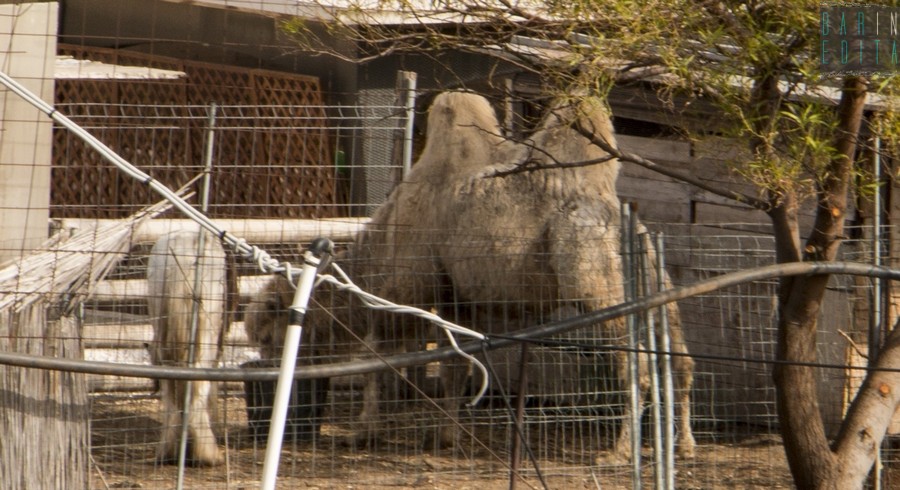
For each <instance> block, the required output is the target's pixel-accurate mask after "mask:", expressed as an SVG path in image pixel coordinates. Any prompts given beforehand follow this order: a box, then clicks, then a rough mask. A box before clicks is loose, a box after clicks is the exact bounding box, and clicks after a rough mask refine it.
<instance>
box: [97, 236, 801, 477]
mask: <svg viewBox="0 0 900 490" xmlns="http://www.w3.org/2000/svg"><path fill="white" fill-rule="evenodd" d="M651 227H653V226H652V225H651ZM666 228H667V230H666V231H667V233H666V244H667V247H666V248H667V250H666V254H667V257H668V258H669V260H670V261H671V263H670V270H671V271H676V273H677V274H680V277H678V278H676V283H678V282H680V281H682V280H684V281H686V282H693V281H694V280H695V279H696V278H698V277H709V276H711V275H715V274H721V273H725V272H730V271H732V270H738V269H741V268H745V267H746V266H748V265H750V264H753V265H761V264H767V263H771V261H772V256H771V254H770V252H768V250H771V248H770V247H769V245H771V243H770V241H769V239H768V238H767V237H760V236H738V235H734V234H726V235H712V234H708V235H705V236H702V237H698V236H697V234H696V233H695V232H694V231H693V230H691V228H690V227H675V226H671V225H670V226H666ZM679 228H680V229H679ZM715 243H720V244H721V245H722V247H721V248H720V249H718V250H716V249H714V248H713V249H712V250H710V251H709V253H707V251H706V248H708V247H709V248H711V247H712V245H711V244H715ZM284 247H285V248H283V249H277V248H273V251H274V253H281V252H283V253H285V254H286V255H295V254H297V253H298V251H297V248H296V246H295V245H292V244H286V245H284ZM140 253H141V252H136V254H140ZM691 254H699V255H700V256H702V257H703V258H702V260H701V262H700V263H699V264H697V263H696V261H694V266H691V265H690V264H689V263H688V264H684V263H682V264H679V263H678V260H677V258H678V257H689V256H690V255H691ZM754 255H755V256H756V257H755V258H754V257H753V256H754ZM136 267H137V268H140V266H136ZM597 272H598V273H599V271H597ZM117 280H123V279H111V280H110V282H113V281H117ZM238 283H239V284H240V287H248V288H251V287H257V288H258V287H259V286H258V283H255V282H254V281H253V278H252V276H249V277H243V278H241V279H240V280H239V281H238ZM774 287H775V285H774V284H773V283H772V282H763V283H753V284H748V285H744V286H740V287H737V288H732V289H730V290H724V291H720V292H717V293H714V294H709V295H703V296H698V297H695V298H691V299H689V300H686V301H683V302H681V304H680V307H681V315H682V319H683V321H684V329H685V332H686V335H687V338H688V340H689V344H690V349H691V352H692V353H696V354H697V366H698V367H697V369H696V371H695V379H696V381H695V388H694V390H693V397H694V403H693V408H694V417H695V418H694V428H695V435H696V436H697V437H698V441H699V448H698V456H697V457H696V458H694V459H681V458H679V459H677V460H676V461H677V463H676V467H677V469H678V477H677V479H676V481H677V482H678V486H679V488H681V487H682V485H683V486H684V487H688V488H709V487H715V486H717V485H718V484H720V482H721V478H722V475H723V474H727V475H729V478H733V481H734V482H738V483H739V484H748V485H769V486H774V487H777V486H779V485H788V482H789V481H790V479H789V476H788V472H787V470H786V467H785V463H784V461H783V455H782V451H783V450H782V449H781V447H780V444H779V443H778V437H777V435H776V434H777V430H776V427H777V424H776V421H775V411H774V391H773V388H771V383H770V382H769V381H768V377H769V376H770V372H771V370H770V366H769V365H768V364H765V363H761V362H760V361H764V360H771V359H772V358H773V354H774V350H773V349H774V324H773V322H774V314H773V310H772V305H773V304H772V296H773V294H774ZM247 294H248V293H245V292H243V291H241V292H240V293H239V296H240V297H241V300H240V302H239V304H238V307H237V310H236V312H235V313H234V315H235V316H234V317H233V318H234V321H233V322H232V323H231V327H230V332H229V333H228V334H227V335H226V336H225V338H226V341H225V345H226V346H227V347H226V348H225V349H224V350H223V357H222V362H223V363H224V365H228V366H236V365H247V363H248V362H249V363H250V364H249V365H253V366H257V365H259V364H256V363H258V362H263V363H264V361H265V359H260V356H259V354H258V351H257V350H255V349H254V348H253V347H251V346H248V345H247V340H246V338H247V337H246V333H245V332H242V331H241V330H242V326H243V320H244V319H245V318H246V317H245V316H244V314H245V313H246V310H247V308H248V301H249V300H248V298H247ZM338 294H342V293H337V292H332V291H328V290H327V289H326V288H323V289H320V290H319V291H318V294H317V295H316V296H315V301H316V303H317V304H318V305H322V306H325V307H326V309H330V311H332V312H334V311H335V310H334V309H333V308H328V307H329V306H332V307H333V305H335V304H342V305H346V301H345V300H340V299H336V298H333V297H332V295H338ZM135 302H136V303H140V302H141V300H140V299H138V300H136V301H135ZM125 304H127V303H126V302H122V303H119V304H117V303H115V302H112V303H110V302H109V301H107V302H106V304H105V305H101V304H100V302H97V303H94V304H89V305H86V306H87V308H86V309H85V312H86V318H85V332H88V331H91V330H92V329H95V328H98V327H99V325H92V324H91V320H89V318H91V317H92V315H98V313H97V312H99V311H102V310H106V315H110V314H113V313H112V312H113V311H115V310H118V309H120V308H121V307H122V305H125ZM501 306H503V305H502V304H501ZM445 307H450V308H453V310H452V311H453V312H454V313H453V314H452V315H450V316H451V317H452V319H454V320H455V321H457V322H458V323H460V324H463V325H469V326H472V327H475V328H477V329H479V330H482V331H491V330H492V328H493V330H494V331H500V332H502V331H503V330H504V329H506V328H509V327H508V324H515V325H521V324H522V323H521V322H522V321H523V320H522V317H523V313H522V312H521V311H515V307H514V306H513V305H511V304H506V305H505V308H502V307H501V308H500V309H499V310H494V311H493V312H492V314H491V315H487V314H486V313H485V311H483V310H481V311H479V310H478V309H474V308H471V307H469V305H466V304H456V303H453V304H449V305H443V306H442V307H441V308H445ZM137 308H138V310H136V311H132V312H131V313H129V315H130V316H129V317H130V318H134V320H135V322H136V323H134V324H132V325H119V326H117V327H116V328H117V329H118V330H117V331H115V330H114V331H113V332H115V333H107V335H108V338H106V339H97V338H92V340H91V342H94V343H95V344H93V345H97V346H99V345H104V344H105V345H115V344H119V345H118V347H119V348H118V349H115V350H117V351H122V352H124V351H129V350H130V351H131V352H132V353H131V354H129V355H125V357H124V358H125V359H128V360H129V361H131V362H134V360H137V359H143V360H144V362H148V361H149V357H148V356H147V354H146V348H145V347H144V346H143V345H140V343H139V342H133V341H132V342H131V343H129V342H126V341H125V339H126V338H128V337H130V336H131V335H133V332H135V331H136V330H137V329H138V328H139V327H138V325H143V326H142V327H140V328H143V329H144V331H145V332H146V331H147V329H148V325H147V319H146V317H144V316H143V315H142V313H143V312H141V311H140V310H139V309H140V308H141V306H140V305H138V306H137ZM550 310H552V308H551V309H550ZM335 314H336V316H337V317H341V316H344V315H342V314H341V313H340V312H336V313H335ZM100 316H103V315H98V316H94V317H93V318H99V317H100ZM123 318H124V317H123ZM553 319H554V318H553V317H552V316H551V314H550V313H548V314H547V315H546V316H541V315H536V316H534V317H531V318H529V319H528V320H527V321H528V323H535V324H538V323H543V322H546V321H550V320H553ZM138 322H139V323H138ZM492 322H497V323H498V324H503V325H502V326H501V327H499V328H497V327H492ZM104 328H105V329H106V330H104V331H106V332H110V330H108V328H109V327H108V325H107V326H106V327H104ZM332 328H334V329H340V328H348V325H341V324H340V323H339V322H336V323H335V324H334V325H333V326H332ZM713 332H715V334H713ZM323 333H325V334H326V335H327V333H326V332H315V333H310V334H308V335H317V334H323ZM149 340H150V336H149V335H147V333H145V334H144V342H148V341H149ZM438 340H439V337H438V336H436V335H435V334H434V332H431V333H430V334H428V335H423V337H421V338H419V339H417V342H418V344H417V345H419V346H422V345H425V346H426V348H428V347H430V348H434V347H435V346H436V345H437V343H438ZM554 340H556V341H558V344H557V345H549V346H548V345H533V346H529V351H528V352H527V353H526V354H525V355H526V356H527V357H526V358H527V359H528V362H527V363H526V366H527V368H528V369H527V370H526V371H525V377H526V379H527V384H526V385H524V386H525V387H524V388H523V385H520V384H519V383H520V381H521V377H522V372H521V371H520V366H521V365H522V363H521V362H520V356H521V355H522V352H521V350H520V348H519V347H514V348H508V349H505V350H502V351H499V352H498V353H494V354H492V355H490V356H489V357H488V359H490V361H491V362H490V367H491V368H492V369H493V371H494V372H495V373H496V374H497V377H496V378H495V379H493V380H492V381H493V382H492V384H491V392H490V394H489V396H488V397H487V398H486V399H485V400H483V401H482V402H481V403H479V404H478V405H476V406H474V407H470V408H463V409H462V410H461V411H460V413H459V415H458V416H459V421H460V423H461V424H462V427H461V428H460V433H461V434H463V435H464V436H463V437H462V438H461V441H462V442H461V443H460V444H458V445H457V446H456V447H455V448H446V447H444V446H442V445H441V441H440V440H439V438H438V437H437V436H436V434H439V433H440V429H441V428H445V427H448V426H450V425H451V424H453V422H452V421H451V420H450V419H449V418H448V417H447V416H446V415H445V414H443V413H442V412H441V405H440V400H441V395H442V394H441V384H440V380H439V373H438V371H439V367H438V365H437V364H434V363H432V364H429V365H426V366H424V367H423V368H421V369H416V368H406V369H403V370H400V371H398V372H386V373H383V374H381V376H382V377H383V380H382V391H381V395H380V399H381V414H382V417H381V418H380V419H379V420H378V425H379V427H378V429H379V433H378V435H377V437H375V438H373V439H371V440H370V439H362V440H361V439H360V438H359V432H360V425H359V424H360V422H359V419H358V417H359V414H360V412H361V411H362V410H363V399H364V390H365V387H366V379H365V377H364V376H359V375H357V376H343V377H335V378H331V379H330V380H325V381H324V382H309V381H307V380H300V381H298V382H297V383H296V384H295V389H296V390H297V391H298V392H299V393H300V394H299V395H298V398H296V399H295V402H294V406H293V408H292V409H291V413H293V414H294V415H296V416H297V417H299V419H292V420H290V421H289V423H290V424H293V427H294V429H293V431H291V430H289V431H288V432H287V434H288V437H287V439H286V441H287V445H286V452H285V453H284V455H285V456H284V458H285V459H284V460H283V462H282V469H281V471H282V473H281V475H282V478H283V480H284V482H298V481H305V482H307V483H308V484H314V485H328V484H329V482H332V483H333V482H334V481H338V480H339V481H342V482H344V483H346V484H351V485H359V486H400V487H415V486H417V485H421V484H424V483H426V482H428V483H432V484H434V485H435V486H437V487H439V488H444V487H449V486H452V485H459V484H465V483H466V482H467V483H469V484H473V483H474V482H478V484H479V485H483V484H488V485H496V486H497V487H499V486H502V485H508V477H507V472H508V471H509V468H508V465H509V460H510V459H509V458H510V453H511V452H512V451H513V446H514V445H515V443H514V441H515V430H514V429H515V421H516V419H517V415H516V412H515V405H516V403H517V401H518V399H517V393H520V392H522V393H526V394H527V395H529V396H527V397H526V398H524V399H523V406H522V409H521V410H522V414H523V415H521V420H522V421H523V425H522V427H523V429H524V432H525V435H526V440H527V447H528V451H530V452H531V453H533V458H535V460H534V461H535V462H536V465H537V469H539V470H540V472H541V475H542V476H544V477H545V478H547V479H548V481H549V482H550V483H549V485H550V486H551V487H552V488H561V487H568V486H570V485H587V486H593V485H594V483H593V481H594V478H596V479H597V481H598V482H602V486H603V487H609V488H630V487H631V485H632V483H631V478H632V476H631V471H630V470H629V469H628V466H627V465H623V464H622V463H621V462H617V461H615V460H614V459H612V458H611V457H610V455H611V450H612V448H613V446H614V444H615V439H616V433H617V429H618V428H619V426H620V425H621V424H622V423H624V422H623V420H622V413H623V406H624V404H625V403H626V399H627V392H626V391H624V388H623V387H622V386H621V385H620V383H618V382H617V381H616V374H615V366H614V361H612V360H611V359H610V357H611V356H610V355H609V351H605V356H603V355H601V356H597V355H596V352H592V351H591V349H590V347H591V346H593V347H596V346H597V345H598V344H599V345H602V346H609V345H621V344H622V341H621V339H609V338H604V339H598V338H597V335H595V334H590V335H587V336H585V335H584V332H582V333H581V334H580V335H578V333H577V332H576V334H575V335H565V336H563V337H561V338H556V339H554ZM305 341H306V342H307V343H306V344H305V345H307V346H311V345H312V343H311V341H310V340H309V339H308V338H305ZM586 341H589V343H587V344H586ZM332 342H333V339H331V338H329V339H327V340H325V341H320V343H324V344H327V345H328V346H329V347H330V348H332V349H334V351H336V352H339V353H340V354H339V355H338V356H335V355H334V354H328V352H325V351H324V350H323V351H319V352H316V353H315V354H316V355H315V356H314V355H311V354H312V353H311V352H310V351H304V350H303V347H301V358H302V360H301V364H319V363H327V362H333V361H334V360H335V357H337V358H338V359H346V356H347V355H348V354H347V352H348V351H350V352H351V354H350V355H351V356H357V357H361V356H366V355H367V354H366V349H365V347H363V345H362V344H361V343H357V344H355V345H352V346H350V347H349V348H348V347H347V346H340V345H334V344H333V343H332ZM90 345H91V344H89V346H90ZM128 347H131V349H128ZM579 349H580V350H579ZM585 349H586V350H585ZM88 352H89V355H98V354H99V353H100V352H101V351H100V350H99V349H98V350H97V351H94V349H90V348H89V351H88ZM353 352H355V354H354V353H353ZM368 355H371V354H368ZM704 355H706V356H709V358H704ZM129 356H136V357H129ZM604 357H605V360H603V359H604ZM601 361H602V362H601ZM470 374H471V373H470ZM468 385H469V386H470V388H469V389H468V390H467V391H466V392H463V393H460V394H459V399H458V402H459V404H460V405H462V404H463V403H465V402H466V401H468V400H469V399H470V397H471V393H472V389H473V388H474V387H476V386H477V383H475V382H474V381H473V382H471V383H469V384H468ZM93 388H94V389H93V395H92V404H93V422H92V425H93V431H92V437H93V455H94V458H95V461H96V465H97V467H96V469H95V470H96V471H95V473H94V475H95V478H100V475H101V474H102V475H103V478H105V479H106V480H107V482H119V483H123V482H124V483H127V482H141V484H142V485H144V488H148V485H153V484H154V483H152V482H153V479H154V478H155V479H159V481H160V483H159V484H160V488H162V487H163V486H165V485H171V482H172V481H173V479H174V478H175V476H174V473H173V471H174V470H173V469H172V468H171V467H169V466H162V465H160V463H159V462H158V461H157V459H156V458H155V456H154V455H155V451H156V447H157V444H158V438H159V430H160V418H161V416H160V413H159V405H158V400H157V398H158V395H155V394H154V391H153V390H154V387H153V384H152V383H150V382H144V383H142V385H141V386H135V385H133V384H129V383H124V384H122V381H121V380H105V381H101V380H99V379H97V380H95V383H94V384H93ZM272 390H273V386H272V383H247V384H241V383H228V384H225V385H224V386H222V387H220V392H219V398H218V399H219V412H217V413H216V422H215V424H216V425H215V427H216V432H217V435H218V437H219V445H220V446H222V447H223V449H224V450H225V451H226V452H227V454H228V458H229V459H228V460H227V463H226V469H225V470H224V471H223V470H221V469H219V470H215V471H211V470H208V469H204V468H189V469H188V471H187V478H188V480H186V481H188V482H190V487H191V488H205V487H204V485H206V487H208V488H217V487H219V485H222V483H223V482H222V480H221V479H224V480H225V483H227V484H229V485H234V486H235V487H236V488H237V487H240V486H241V485H247V484H253V482H256V481H258V479H259V477H260V469H261V467H260V464H261V460H262V452H263V450H264V445H265V442H264V441H265V433H266V430H267V429H266V422H267V417H266V415H267V414H268V412H267V411H266V408H265V407H266V405H267V404H268V403H270V402H267V403H260V400H263V399H264V398H265V396H271V391H272ZM265 393H269V395H265ZM257 404H259V405H257ZM312 405H315V407H313V406H312ZM648 419H649V415H647V416H645V420H648ZM645 423H646V422H645ZM644 432H645V434H646V436H645V437H650V434H651V432H652V431H651V429H650V427H649V426H645V430H644ZM650 447H651V443H650V440H645V444H644V448H643V452H644V455H645V457H646V458H647V461H648V462H645V463H644V464H643V467H642V473H643V474H644V478H645V479H646V480H645V484H649V482H650V481H652V480H651V479H652V464H651V463H650V462H649V461H650V453H649V451H650ZM598 456H599V458H598ZM748 461H752V464H749V463H747V464H746V465H745V467H741V466H740V465H737V466H736V465H735V463H736V462H748ZM534 464H535V463H533V462H523V463H521V466H520V467H519V471H520V472H522V473H523V474H524V475H526V476H527V478H528V480H527V481H528V484H530V485H539V483H537V481H538V480H537V473H536V471H537V470H536V469H535V467H534V466H533V465H534ZM151 475H152V476H151ZM163 475H168V476H163ZM204 478H212V480H204ZM461 482H462V483H461ZM491 482H493V483H491ZM98 485H100V484H99V483H98Z"/></svg>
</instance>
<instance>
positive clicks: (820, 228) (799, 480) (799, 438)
mask: <svg viewBox="0 0 900 490" xmlns="http://www.w3.org/2000/svg"><path fill="white" fill-rule="evenodd" d="M865 95H866V85H865V81H864V80H863V79H861V78H858V77H854V78H848V79H847V80H845V82H844V87H843V91H842V96H841V101H840V104H839V105H838V115H839V123H838V128H837V131H836V134H835V148H836V149H837V154H836V156H835V157H834V158H833V159H832V160H831V161H830V162H828V164H827V167H826V169H825V170H824V172H825V173H824V174H823V177H822V180H821V186H820V189H819V194H818V206H817V210H816V221H815V227H814V229H813V230H812V231H811V233H810V237H809V239H808V240H807V242H806V246H805V248H804V250H803V258H804V260H825V261H830V260H834V258H835V256H836V254H837V250H838V247H839V245H840V239H841V236H842V235H843V225H844V216H845V211H846V207H847V191H848V187H849V182H850V176H851V171H852V168H853V163H854V154H855V151H856V143H857V136H858V134H859V128H860V125H861V122H862V114H863V107H864V104H865ZM790 214H791V213H786V215H785V216H779V215H778V214H776V213H770V216H771V217H772V219H773V223H774V224H775V229H776V241H779V242H780V245H781V246H783V245H784V244H785V242H786V241H787V240H788V239H789V237H785V236H781V235H780V234H779V233H778V230H780V229H786V228H789V226H787V224H788V223H787V222H780V221H781V220H790V219H791V218H790V216H787V215H790ZM793 219H796V218H795V217H794V218H793ZM790 239H792V237H791V238H790ZM827 283H828V277H827V276H812V277H797V278H793V279H792V280H786V281H783V282H782V284H781V291H780V293H779V309H780V313H781V315H780V319H779V325H778V328H779V333H778V353H777V356H778V360H779V361H783V362H785V363H784V364H778V365H776V367H775V372H774V376H775V386H776V394H777V395H776V397H777V407H778V419H779V422H780V425H781V434H782V438H783V440H784V447H785V452H786V454H787V459H788V464H789V465H790V468H791V473H792V474H793V476H794V482H795V483H796V485H797V487H798V488H801V489H806V488H809V489H825V488H835V489H837V488H841V489H843V488H852V487H853V486H857V487H859V486H861V485H862V481H860V482H857V483H855V484H853V485H851V486H849V487H848V486H846V483H847V482H845V485H843V486H837V482H838V481H841V480H840V479H839V478H838V476H839V475H840V474H841V468H842V466H843V463H844V458H843V457H841V458H839V457H838V454H836V453H835V452H833V451H832V450H831V447H830V446H829V443H828V438H827V435H826V433H825V427H824V423H823V421H822V415H821V412H820V411H819V404H818V393H817V390H816V380H815V376H814V371H813V368H812V367H809V366H804V365H798V364H795V363H813V362H815V361H816V327H817V325H816V319H817V317H818V314H819V310H820V306H821V303H822V298H823V297H824V294H825V287H826V285H827Z"/></svg>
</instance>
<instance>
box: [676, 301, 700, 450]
mask: <svg viewBox="0 0 900 490" xmlns="http://www.w3.org/2000/svg"><path fill="white" fill-rule="evenodd" d="M677 314H678V313H677V310H676V311H675V312H674V315H677ZM669 317H670V318H673V317H674V316H673V313H672V312H671V310H670V314H669ZM669 337H670V341H671V349H672V352H673V353H675V354H678V355H676V356H673V357H672V371H673V376H674V378H675V383H674V384H675V404H676V405H675V407H676V410H677V412H678V413H677V417H678V426H677V427H678V435H677V438H676V444H677V446H678V448H677V451H678V454H679V455H680V456H682V457H687V458H692V457H694V449H695V447H696V441H695V440H694V433H693V431H692V430H691V388H692V387H693V384H694V360H693V359H692V358H690V357H688V355H687V354H688V350H687V345H686V344H685V341H684V331H683V330H682V329H681V325H680V324H679V323H673V324H672V326H671V328H670V329H669Z"/></svg>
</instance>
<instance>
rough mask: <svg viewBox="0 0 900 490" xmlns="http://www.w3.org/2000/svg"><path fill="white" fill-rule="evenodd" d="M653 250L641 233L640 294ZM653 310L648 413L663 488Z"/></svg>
mask: <svg viewBox="0 0 900 490" xmlns="http://www.w3.org/2000/svg"><path fill="white" fill-rule="evenodd" d="M652 251H653V243H651V241H650V234H649V233H643V234H642V235H641V255H640V260H641V296H647V295H649V294H650V289H651V288H650V284H651V277H650V253H651V252H652ZM654 265H655V264H654ZM653 313H654V311H653V310H652V309H651V310H647V315H646V316H645V318H646V320H647V329H646V330H645V331H646V332H647V350H649V351H650V354H649V355H648V356H647V358H648V364H649V366H648V371H649V372H650V414H651V417H652V422H653V476H654V480H655V482H656V488H658V489H661V488H663V482H664V481H665V466H664V464H663V442H662V439H663V430H662V420H661V414H660V396H659V385H660V383H659V370H658V363H657V355H656V332H655V331H654V330H655V328H654V324H655V323H656V322H654V318H653V317H654V315H653Z"/></svg>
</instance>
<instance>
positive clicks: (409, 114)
mask: <svg viewBox="0 0 900 490" xmlns="http://www.w3.org/2000/svg"><path fill="white" fill-rule="evenodd" d="M400 76H401V77H403V91H404V92H405V97H404V106H405V109H406V125H405V127H404V129H403V178H404V179H405V178H406V176H407V175H409V172H410V170H412V153H413V152H412V150H413V129H414V127H415V122H416V73H415V72H412V71H403V72H400Z"/></svg>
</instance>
